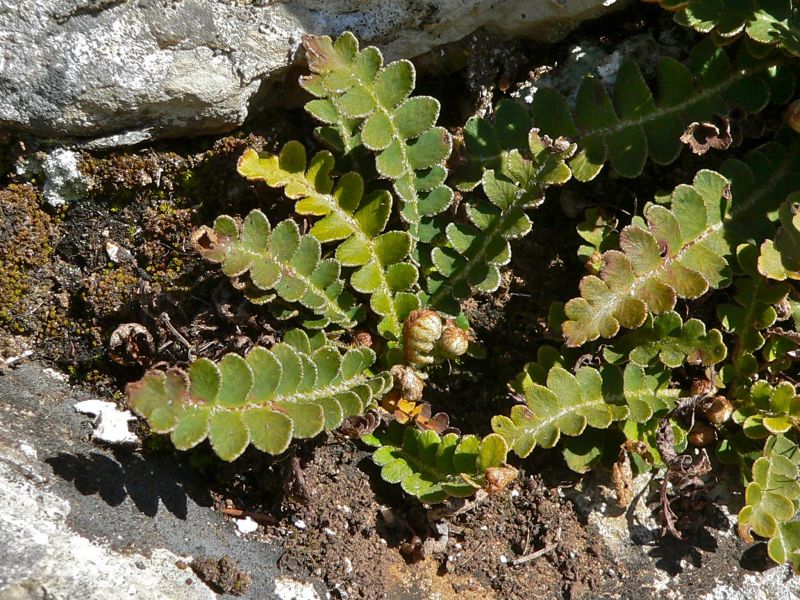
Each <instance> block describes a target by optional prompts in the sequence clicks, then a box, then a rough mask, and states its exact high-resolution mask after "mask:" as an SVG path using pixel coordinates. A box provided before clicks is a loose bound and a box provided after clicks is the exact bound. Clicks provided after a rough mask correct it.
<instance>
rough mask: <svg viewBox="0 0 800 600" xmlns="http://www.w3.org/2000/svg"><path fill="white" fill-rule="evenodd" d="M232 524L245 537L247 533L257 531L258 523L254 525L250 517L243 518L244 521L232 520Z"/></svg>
mask: <svg viewBox="0 0 800 600" xmlns="http://www.w3.org/2000/svg"><path fill="white" fill-rule="evenodd" d="M234 523H236V529H237V530H238V531H239V533H241V534H243V535H246V534H248V533H253V532H254V531H255V530H257V529H258V523H256V522H255V521H254V520H253V519H252V518H251V517H245V518H244V519H234Z"/></svg>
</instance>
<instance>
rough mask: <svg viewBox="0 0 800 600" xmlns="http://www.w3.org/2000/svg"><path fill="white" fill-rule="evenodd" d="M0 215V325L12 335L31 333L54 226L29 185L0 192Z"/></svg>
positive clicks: (12, 187)
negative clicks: (36, 288)
mask: <svg viewBox="0 0 800 600" xmlns="http://www.w3.org/2000/svg"><path fill="white" fill-rule="evenodd" d="M0 215H2V219H0V290H2V291H3V293H2V294H0V326H3V327H5V328H6V329H8V331H9V332H10V333H16V334H26V333H32V332H33V331H34V329H35V327H34V322H33V321H32V319H33V317H34V314H35V313H37V305H38V306H41V305H42V303H40V302H38V298H39V294H36V293H34V288H35V287H37V286H39V285H41V281H40V280H37V275H38V274H39V271H40V270H41V269H42V268H43V267H45V266H46V265H47V264H48V263H49V261H50V257H51V256H52V253H53V246H52V240H53V236H54V231H55V225H54V223H53V218H52V217H51V216H50V215H49V214H47V213H46V212H45V211H44V210H42V208H41V204H40V198H39V194H38V192H37V191H36V190H35V189H34V188H33V186H31V185H28V184H25V185H10V186H9V187H8V188H6V189H4V190H1V191H0ZM48 287H49V286H48Z"/></svg>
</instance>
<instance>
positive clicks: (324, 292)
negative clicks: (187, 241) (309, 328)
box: [193, 210, 359, 328]
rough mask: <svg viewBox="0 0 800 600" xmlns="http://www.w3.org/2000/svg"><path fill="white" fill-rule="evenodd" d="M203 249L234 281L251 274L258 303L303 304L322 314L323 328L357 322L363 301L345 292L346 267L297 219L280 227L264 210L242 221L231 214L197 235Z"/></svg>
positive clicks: (249, 292) (251, 289)
mask: <svg viewBox="0 0 800 600" xmlns="http://www.w3.org/2000/svg"><path fill="white" fill-rule="evenodd" d="M193 240H194V245H195V248H196V249H197V251H198V252H199V253H200V254H201V255H202V256H203V257H204V258H205V259H206V260H209V261H211V262H214V263H220V264H221V265H222V271H223V272H224V273H225V274H226V275H227V276H228V277H231V278H232V279H234V280H241V278H243V277H244V276H247V277H248V278H249V280H248V282H247V283H248V284H250V285H249V286H247V285H246V286H245V287H246V288H247V287H249V290H248V289H246V290H245V293H246V294H247V295H248V296H249V298H250V299H251V300H252V301H254V302H256V303H264V302H269V301H271V300H273V299H274V298H275V297H276V296H277V297H280V298H281V299H282V300H284V301H286V302H289V303H294V302H296V303H299V304H301V305H302V306H304V307H305V308H307V309H308V310H310V311H311V312H313V313H314V314H316V315H318V316H319V317H320V318H319V319H318V320H317V321H316V322H315V323H316V326H317V327H320V328H322V327H325V326H327V325H328V324H329V323H336V324H339V325H341V326H343V327H352V326H353V325H355V317H356V313H357V312H358V308H359V307H358V305H357V303H356V302H355V300H354V299H353V297H352V296H351V295H350V294H349V293H347V292H345V291H344V285H343V283H342V281H341V279H339V275H340V272H341V265H340V264H339V262H337V261H336V260H333V259H330V258H327V259H324V260H323V259H322V249H321V246H320V243H319V241H318V240H317V239H316V238H315V237H313V236H311V235H301V234H300V230H299V228H298V226H297V223H295V222H294V221H292V220H288V219H287V220H286V221H282V222H281V223H279V224H278V225H277V226H276V227H275V229H272V227H271V226H270V223H269V221H268V220H267V217H266V216H264V213H262V212H261V211H259V210H254V211H252V212H251V213H250V214H248V215H247V216H246V217H245V219H244V221H242V223H241V224H239V223H238V222H237V221H236V220H235V219H233V218H232V217H229V216H225V215H223V216H221V217H218V218H217V219H216V220H215V221H214V227H213V229H211V228H208V227H201V228H200V229H198V230H197V231H195V233H194V235H193Z"/></svg>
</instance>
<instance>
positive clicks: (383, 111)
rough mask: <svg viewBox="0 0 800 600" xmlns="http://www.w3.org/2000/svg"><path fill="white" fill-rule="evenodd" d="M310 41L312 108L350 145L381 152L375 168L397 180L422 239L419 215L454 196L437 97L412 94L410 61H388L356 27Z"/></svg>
mask: <svg viewBox="0 0 800 600" xmlns="http://www.w3.org/2000/svg"><path fill="white" fill-rule="evenodd" d="M303 44H304V46H305V48H306V53H307V55H308V66H309V69H310V70H311V73H312V74H311V75H308V76H306V77H302V78H301V80H300V84H301V85H302V87H303V88H304V89H305V90H306V91H308V92H309V93H310V94H312V95H313V96H314V97H315V98H316V100H312V101H311V102H309V103H308V104H307V105H306V110H307V111H308V112H309V113H310V114H312V115H313V116H314V117H316V118H317V119H319V120H320V121H322V122H323V123H325V124H327V125H329V126H331V127H332V128H333V130H334V131H335V132H336V135H337V136H338V137H339V138H340V139H341V145H342V147H343V148H345V149H348V148H353V147H355V146H356V145H357V144H363V145H364V146H365V147H367V148H368V149H369V150H371V151H373V152H375V153H376V158H375V167H376V168H377V170H378V173H379V174H380V175H381V176H382V177H384V178H386V179H389V180H391V181H393V182H394V189H395V192H396V193H397V196H398V197H399V198H400V201H401V207H400V215H401V216H402V218H403V220H405V221H406V222H407V223H408V224H409V230H410V232H411V234H412V236H414V237H415V238H417V237H418V233H417V227H418V226H419V224H420V221H421V220H422V219H423V218H429V217H432V216H433V215H437V214H439V213H441V212H443V211H444V210H446V209H447V208H448V207H449V206H450V204H451V202H452V201H453V190H451V189H450V188H449V187H448V186H446V185H445V184H444V181H445V179H446V178H447V169H446V167H445V166H444V164H445V161H446V160H447V158H448V157H449V156H450V152H451V150H452V140H451V138H450V134H449V133H447V131H446V130H445V129H444V128H442V127H437V126H436V121H437V119H438V118H439V109H440V106H439V102H438V100H436V99H435V98H431V97H429V96H415V97H409V96H410V94H411V92H412V91H413V89H414V83H415V79H416V73H415V71H414V66H413V65H412V64H411V62H409V61H407V60H399V61H396V62H393V63H390V64H388V65H386V66H384V64H383V56H382V55H381V53H380V51H379V50H378V49H377V48H375V47H373V46H369V47H367V48H364V49H363V50H359V48H358V40H356V38H355V36H354V35H353V34H351V33H349V32H348V33H344V34H342V35H341V36H339V37H338V38H337V39H336V40H335V41H333V40H332V39H331V38H330V37H328V36H306V37H305V38H304V39H303ZM356 130H357V131H358V135H359V138H358V140H356V138H355V136H356Z"/></svg>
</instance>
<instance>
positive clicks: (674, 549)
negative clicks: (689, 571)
mask: <svg viewBox="0 0 800 600" xmlns="http://www.w3.org/2000/svg"><path fill="white" fill-rule="evenodd" d="M717 546H718V543H717V540H716V538H714V536H713V535H711V533H710V532H709V531H708V530H707V529H703V530H701V531H698V532H697V533H696V534H695V535H693V536H691V537H689V538H687V539H685V540H677V539H675V538H674V537H671V536H665V537H663V538H661V540H660V541H659V542H658V543H657V545H656V546H655V548H653V549H652V550H650V551H649V552H648V553H647V554H648V555H649V556H650V557H651V558H653V559H655V561H656V568H658V569H661V570H662V571H666V572H667V573H668V574H669V575H672V576H673V577H674V576H675V575H678V574H679V573H681V572H683V569H684V565H685V564H686V563H688V564H691V565H692V566H693V567H694V568H696V569H697V568H700V566H701V565H702V562H703V551H705V552H714V551H715V550H716V549H717Z"/></svg>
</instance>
